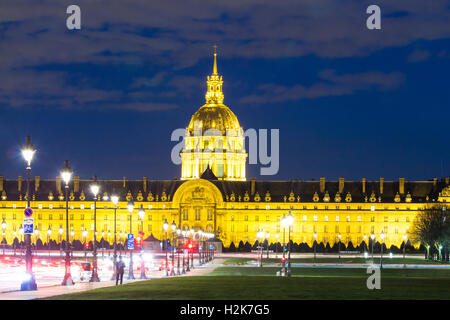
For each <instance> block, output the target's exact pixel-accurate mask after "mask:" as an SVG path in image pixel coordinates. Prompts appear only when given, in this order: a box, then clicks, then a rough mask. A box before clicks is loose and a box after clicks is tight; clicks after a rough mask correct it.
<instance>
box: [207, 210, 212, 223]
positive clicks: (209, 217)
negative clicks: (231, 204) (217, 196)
mask: <svg viewBox="0 0 450 320" xmlns="http://www.w3.org/2000/svg"><path fill="white" fill-rule="evenodd" d="M207 219H208V221H211V220H212V219H213V210H212V209H208V217H207Z"/></svg>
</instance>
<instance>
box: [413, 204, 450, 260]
mask: <svg viewBox="0 0 450 320" xmlns="http://www.w3.org/2000/svg"><path fill="white" fill-rule="evenodd" d="M409 237H410V238H411V240H412V241H414V242H419V243H421V244H423V245H424V246H425V248H426V250H427V252H426V257H427V258H428V259H431V258H432V256H431V255H430V249H431V251H434V250H436V251H437V252H438V254H439V259H442V255H441V254H442V252H444V259H446V260H448V254H447V253H448V251H449V247H450V211H449V210H447V207H446V206H443V205H433V206H430V207H427V208H425V210H423V211H421V212H419V213H418V214H417V216H416V218H415V220H414V222H413V224H412V228H411V231H410V232H409Z"/></svg>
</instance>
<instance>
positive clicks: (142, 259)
mask: <svg viewBox="0 0 450 320" xmlns="http://www.w3.org/2000/svg"><path fill="white" fill-rule="evenodd" d="M138 216H139V219H141V231H142V241H144V217H145V210H144V208H143V207H142V204H141V207H140V208H139V211H138ZM141 243H143V242H141ZM142 252H144V250H142V248H141V279H147V277H146V276H145V261H144V257H143V256H142Z"/></svg>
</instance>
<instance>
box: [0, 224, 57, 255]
mask: <svg viewBox="0 0 450 320" xmlns="http://www.w3.org/2000/svg"><path fill="white" fill-rule="evenodd" d="M49 228H50V227H49ZM5 229H6V221H5V219H3V222H2V230H3V233H2V236H3V240H2V243H3V242H4V241H5ZM3 255H5V244H3Z"/></svg>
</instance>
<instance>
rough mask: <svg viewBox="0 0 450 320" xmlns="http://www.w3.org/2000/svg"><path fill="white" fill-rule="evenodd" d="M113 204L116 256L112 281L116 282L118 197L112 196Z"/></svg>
mask: <svg viewBox="0 0 450 320" xmlns="http://www.w3.org/2000/svg"><path fill="white" fill-rule="evenodd" d="M111 202H112V203H113V204H114V254H113V270H114V272H113V275H112V277H111V280H115V279H116V276H117V266H116V262H117V203H118V202H119V197H118V196H111Z"/></svg>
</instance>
